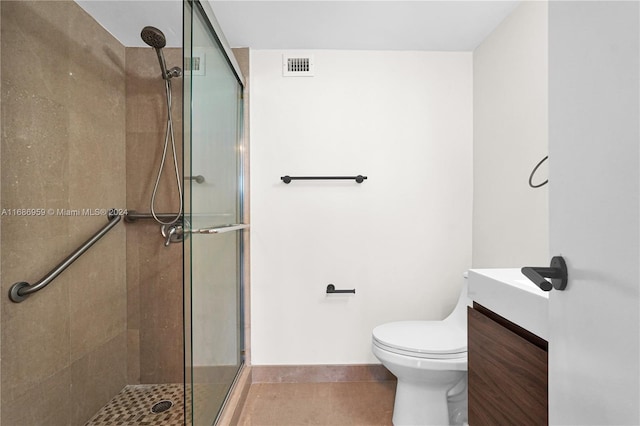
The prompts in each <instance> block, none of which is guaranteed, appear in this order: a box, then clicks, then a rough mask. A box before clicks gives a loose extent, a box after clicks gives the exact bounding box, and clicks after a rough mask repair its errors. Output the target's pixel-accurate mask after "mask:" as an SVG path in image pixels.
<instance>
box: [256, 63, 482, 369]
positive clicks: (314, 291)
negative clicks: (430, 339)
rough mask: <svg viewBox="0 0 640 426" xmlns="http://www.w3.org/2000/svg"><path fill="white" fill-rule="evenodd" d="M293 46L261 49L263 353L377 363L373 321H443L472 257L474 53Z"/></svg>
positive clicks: (262, 361)
mask: <svg viewBox="0 0 640 426" xmlns="http://www.w3.org/2000/svg"><path fill="white" fill-rule="evenodd" d="M282 53H283V52H281V51H269V50H258V51H256V50H253V51H251V83H250V85H251V87H252V93H251V116H252V118H251V130H250V131H251V191H252V200H251V203H252V204H251V218H252V227H251V247H252V265H251V279H252V283H251V285H252V288H251V291H252V294H251V298H252V301H251V304H252V309H251V332H252V342H251V345H252V359H253V364H256V365H266V364H357V363H372V362H377V360H376V359H375V357H374V356H373V355H372V354H371V349H370V346H371V330H372V329H373V328H374V327H375V326H376V325H378V324H381V323H384V322H388V321H394V320H408V319H441V318H443V317H444V316H445V314H446V313H447V312H448V310H450V309H452V308H453V305H454V303H455V300H456V297H457V294H458V290H459V288H460V284H461V276H462V272H463V271H465V270H466V269H468V268H469V267H470V261H471V197H472V170H471V167H472V62H471V59H472V58H471V53H470V52H466V53H465V52H462V53H433V52H431V53H430V52H382V51H366V52H365V51H314V52H312V53H314V54H315V63H316V73H315V77H304V78H303V77H288V78H284V77H282V75H281V60H282ZM302 53H308V52H302ZM287 174H288V175H292V176H296V175H356V174H363V175H367V176H368V178H369V179H368V180H367V181H365V182H364V183H362V184H360V185H359V184H356V183H355V182H353V181H345V182H341V181H333V182H332V181H324V182H301V181H294V182H292V183H291V184H289V185H286V184H284V183H282V182H281V181H280V177H281V176H283V175H287ZM329 283H333V284H335V285H336V287H337V288H355V289H356V291H357V293H356V294H355V296H353V295H350V296H327V295H326V294H325V289H326V286H327V284H329Z"/></svg>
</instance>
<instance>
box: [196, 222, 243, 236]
mask: <svg viewBox="0 0 640 426" xmlns="http://www.w3.org/2000/svg"><path fill="white" fill-rule="evenodd" d="M249 226H250V225H249V224H248V223H233V224H230V225H222V226H215V227H212V228H202V229H192V230H190V231H189V232H191V233H192V234H222V233H225V232H231V231H237V230H240V229H247V228H249Z"/></svg>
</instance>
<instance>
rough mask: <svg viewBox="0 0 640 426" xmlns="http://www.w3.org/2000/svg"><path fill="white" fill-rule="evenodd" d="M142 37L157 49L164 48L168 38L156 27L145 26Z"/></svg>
mask: <svg viewBox="0 0 640 426" xmlns="http://www.w3.org/2000/svg"><path fill="white" fill-rule="evenodd" d="M140 37H142V41H144V42H145V43H147V44H148V45H149V46H151V47H153V48H156V49H162V48H163V47H165V46H166V45H167V38H166V37H165V36H164V34H163V33H162V31H160V30H159V29H157V28H156V27H144V28H143V29H142V32H141V33H140Z"/></svg>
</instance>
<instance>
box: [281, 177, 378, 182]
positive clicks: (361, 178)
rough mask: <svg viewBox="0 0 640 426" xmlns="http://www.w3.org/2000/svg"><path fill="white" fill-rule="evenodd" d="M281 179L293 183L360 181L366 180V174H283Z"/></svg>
mask: <svg viewBox="0 0 640 426" xmlns="http://www.w3.org/2000/svg"><path fill="white" fill-rule="evenodd" d="M280 179H281V180H282V181H283V182H284V183H291V181H292V180H355V181H356V182H358V183H362V182H364V180H365V179H367V177H366V176H362V175H358V176H289V175H287V176H282V177H280Z"/></svg>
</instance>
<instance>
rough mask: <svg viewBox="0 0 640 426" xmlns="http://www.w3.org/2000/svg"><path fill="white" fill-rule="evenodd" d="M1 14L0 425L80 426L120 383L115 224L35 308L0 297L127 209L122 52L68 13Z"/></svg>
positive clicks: (121, 265)
mask: <svg viewBox="0 0 640 426" xmlns="http://www.w3.org/2000/svg"><path fill="white" fill-rule="evenodd" d="M0 8H1V19H2V24H1V30H2V33H1V34H2V35H1V39H0V41H1V50H0V53H1V56H2V60H1V68H2V69H1V76H2V83H1V90H2V93H1V100H2V140H1V149H0V153H1V154H0V158H1V169H0V171H1V182H2V185H1V191H0V197H1V200H2V206H1V207H2V209H5V210H4V211H5V215H3V216H2V217H1V226H2V230H3V232H2V235H1V236H0V238H1V244H0V247H1V248H0V250H1V259H2V260H1V265H0V268H1V269H0V270H1V273H2V289H1V301H0V305H1V316H2V321H1V324H2V326H1V339H2V347H1V350H2V361H1V371H2V376H1V398H2V406H1V407H2V409H1V419H2V423H3V424H5V425H36V424H46V425H62V424H82V423H83V422H84V421H86V420H87V419H88V418H90V417H91V415H92V414H93V413H94V412H95V411H96V410H98V409H99V408H100V407H101V406H102V405H103V404H104V403H105V402H107V401H108V400H109V399H110V398H111V397H112V396H113V395H114V394H115V393H117V392H118V391H119V390H120V389H121V388H122V387H123V386H124V385H125V384H126V382H127V370H126V368H127V362H126V361H127V299H126V296H127V286H126V279H125V274H126V257H125V249H124V248H125V244H126V240H125V226H124V224H123V223H120V224H118V225H117V226H116V227H115V228H114V229H113V230H112V231H111V232H109V233H108V234H107V235H106V236H105V237H104V238H103V239H101V240H100V241H99V242H98V243H96V245H95V246H93V247H92V248H91V249H90V250H89V251H88V252H87V253H85V254H84V255H83V256H82V257H81V258H80V259H79V260H77V261H76V262H75V263H74V264H73V265H72V266H71V267H70V268H69V269H67V270H66V271H65V272H64V273H62V274H61V275H60V276H59V277H58V278H57V279H56V280H55V281H53V282H52V283H51V284H50V285H49V286H48V287H47V288H46V289H44V290H42V291H41V292H39V293H38V294H36V295H33V296H32V297H30V298H29V299H27V300H25V301H24V302H22V303H20V304H15V303H12V302H10V301H9V300H8V298H7V297H6V294H7V292H8V291H9V287H10V286H11V285H12V284H13V283H14V282H17V281H27V282H30V283H34V282H35V281H37V280H39V279H40V278H41V277H42V276H43V275H44V274H46V273H47V272H48V271H49V270H50V269H51V268H53V267H54V266H55V265H56V264H57V263H58V262H59V261H60V260H62V259H63V258H64V257H65V256H66V255H67V254H68V253H70V252H71V251H72V250H74V249H75V248H76V247H78V246H79V245H80V244H81V243H82V242H84V241H85V240H86V239H87V238H88V237H89V236H91V235H92V234H93V233H94V232H96V231H97V230H98V229H100V228H101V227H102V226H103V225H105V224H106V222H107V219H106V216H105V215H104V214H98V215H88V214H83V213H82V211H83V210H84V209H87V210H91V211H93V210H94V209H108V208H111V207H115V208H124V207H126V199H125V197H126V195H125V194H126V176H125V175H126V173H125V164H126V162H125V146H126V145H125V141H126V138H125V48H124V47H123V46H122V45H121V44H120V43H119V42H118V41H116V40H115V39H114V38H113V37H112V36H111V35H109V34H108V33H107V32H106V31H105V30H103V29H102V27H101V26H100V25H98V24H97V23H96V22H95V21H94V20H93V19H92V18H91V17H89V16H88V15H87V14H86V13H85V12H84V11H83V10H82V9H80V8H79V7H78V6H77V5H76V3H74V2H72V1H64V2H49V1H42V2H39V1H3V2H0ZM19 209H44V210H31V211H30V212H31V213H35V214H40V213H43V212H44V215H42V216H33V215H26V214H27V210H19ZM98 213H99V212H98ZM26 401H28V402H26ZM25 403H28V407H26V406H25Z"/></svg>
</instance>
